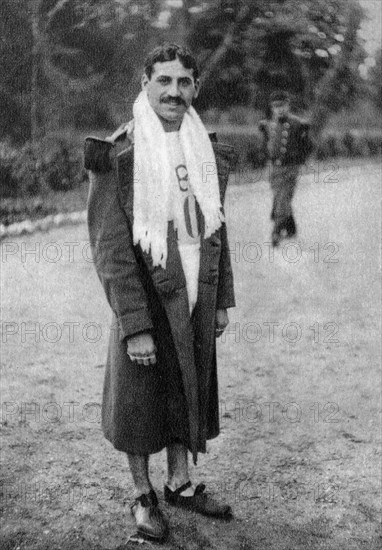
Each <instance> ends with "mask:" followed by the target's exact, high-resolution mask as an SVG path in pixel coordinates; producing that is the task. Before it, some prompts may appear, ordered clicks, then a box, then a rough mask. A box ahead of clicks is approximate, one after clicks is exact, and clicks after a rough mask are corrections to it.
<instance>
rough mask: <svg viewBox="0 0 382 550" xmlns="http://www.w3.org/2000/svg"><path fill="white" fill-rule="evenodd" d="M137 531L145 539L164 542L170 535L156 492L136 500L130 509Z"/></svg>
mask: <svg viewBox="0 0 382 550" xmlns="http://www.w3.org/2000/svg"><path fill="white" fill-rule="evenodd" d="M130 509H131V513H132V515H133V516H134V519H135V522H136V525H137V531H138V533H139V534H140V535H142V536H143V537H145V538H148V539H152V540H156V541H163V540H165V539H166V537H167V535H168V522H167V520H166V518H165V517H164V515H163V514H162V512H161V510H160V509H159V506H158V499H157V496H156V494H155V491H153V490H151V491H150V492H149V494H147V495H141V496H140V497H138V498H136V499H135V501H134V502H133V504H132V505H131V507H130Z"/></svg>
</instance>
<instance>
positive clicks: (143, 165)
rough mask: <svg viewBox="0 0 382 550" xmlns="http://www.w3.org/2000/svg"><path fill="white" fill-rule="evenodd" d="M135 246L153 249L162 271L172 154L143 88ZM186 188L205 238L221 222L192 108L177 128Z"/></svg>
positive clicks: (137, 108)
mask: <svg viewBox="0 0 382 550" xmlns="http://www.w3.org/2000/svg"><path fill="white" fill-rule="evenodd" d="M133 114H134V225H133V237H134V244H138V243H139V244H140V245H141V247H142V249H143V250H144V251H145V252H150V251H151V256H152V260H153V264H154V265H160V266H162V267H164V268H165V267H166V261H167V226H168V221H169V216H170V214H169V212H170V206H171V205H170V195H171V190H170V182H171V181H172V178H171V172H170V169H171V168H170V154H169V153H170V152H169V151H168V148H167V146H166V139H165V131H164V129H163V126H162V123H161V121H160V119H159V118H158V116H157V115H156V113H155V112H154V110H153V108H152V107H151V105H150V103H149V100H148V98H147V93H146V91H145V90H143V91H142V92H141V93H140V94H139V95H138V97H137V99H136V101H135V103H134V106H133ZM179 139H180V144H181V146H182V149H183V153H184V156H185V160H186V166H187V171H188V177H189V182H190V188H191V190H192V192H193V193H194V195H195V197H196V200H197V201H198V203H199V206H200V209H201V211H202V213H203V217H204V224H205V230H204V237H205V238H208V237H210V236H211V235H212V234H213V233H214V232H215V231H216V230H217V229H218V228H219V227H220V226H221V223H222V222H223V221H224V216H223V212H222V208H221V202H220V195H219V181H218V175H217V167H216V160H215V154H214V151H213V148H212V145H211V142H210V139H209V137H208V133H207V130H206V129H205V127H204V125H203V123H202V121H201V120H200V118H199V116H198V114H197V113H196V111H195V109H194V108H193V107H189V109H188V110H187V111H186V113H185V115H184V118H183V121H182V124H181V127H180V130H179Z"/></svg>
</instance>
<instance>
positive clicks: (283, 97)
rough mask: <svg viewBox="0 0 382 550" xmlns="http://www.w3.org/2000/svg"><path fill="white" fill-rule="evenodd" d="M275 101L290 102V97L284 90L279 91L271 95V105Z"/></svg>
mask: <svg viewBox="0 0 382 550" xmlns="http://www.w3.org/2000/svg"><path fill="white" fill-rule="evenodd" d="M273 101H285V102H286V101H290V96H289V94H288V92H286V91H284V90H277V91H275V92H273V93H271V96H270V98H269V102H270V103H273Z"/></svg>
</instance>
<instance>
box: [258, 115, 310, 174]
mask: <svg viewBox="0 0 382 550" xmlns="http://www.w3.org/2000/svg"><path fill="white" fill-rule="evenodd" d="M309 127H310V126H309V123H308V122H306V121H304V120H302V119H300V118H298V117H297V116H295V115H291V114H288V115H287V116H285V117H283V118H282V119H280V120H279V122H278V123H277V124H275V123H274V122H273V121H272V120H261V121H260V123H259V129H260V131H261V132H262V135H263V138H264V139H263V155H264V157H265V158H268V159H270V160H271V161H272V162H273V163H274V164H275V165H276V166H288V165H299V164H303V163H304V162H305V160H306V158H307V156H308V155H309V153H310V152H311V150H312V143H311V141H310V139H309Z"/></svg>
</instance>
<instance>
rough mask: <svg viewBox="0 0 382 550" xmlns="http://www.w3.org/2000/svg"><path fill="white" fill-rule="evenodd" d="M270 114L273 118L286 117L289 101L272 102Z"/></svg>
mask: <svg viewBox="0 0 382 550" xmlns="http://www.w3.org/2000/svg"><path fill="white" fill-rule="evenodd" d="M271 107H272V113H273V116H274V117H275V118H280V117H283V116H286V115H287V114H288V113H289V107H290V105H289V101H272V103H271Z"/></svg>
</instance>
